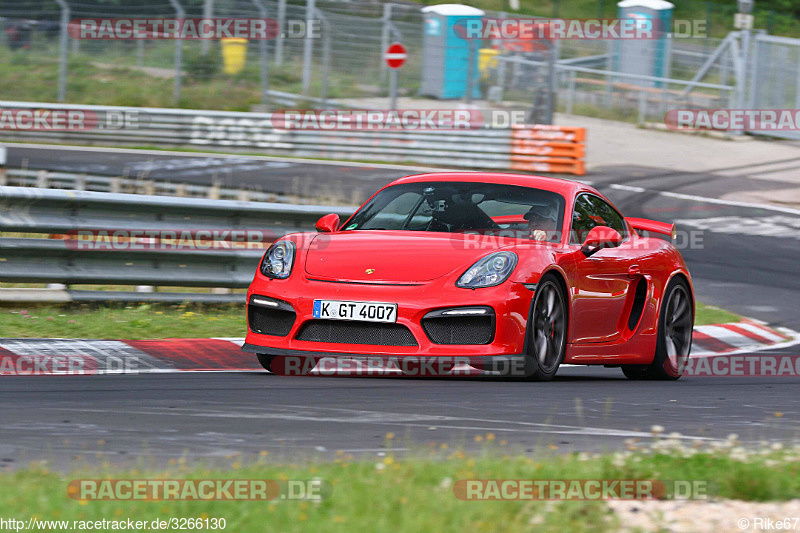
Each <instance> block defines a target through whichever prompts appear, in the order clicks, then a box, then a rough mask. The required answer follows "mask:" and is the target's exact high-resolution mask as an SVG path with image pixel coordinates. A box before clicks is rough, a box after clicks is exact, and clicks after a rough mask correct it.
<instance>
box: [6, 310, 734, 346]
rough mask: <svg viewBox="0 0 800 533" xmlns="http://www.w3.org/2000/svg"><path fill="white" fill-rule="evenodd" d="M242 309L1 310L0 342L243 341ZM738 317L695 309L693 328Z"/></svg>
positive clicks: (721, 312)
mask: <svg viewBox="0 0 800 533" xmlns="http://www.w3.org/2000/svg"><path fill="white" fill-rule="evenodd" d="M244 309H245V308H244V304H242V305H238V304H224V305H222V304H221V305H201V304H182V305H150V304H145V305H129V306H119V305H110V306H96V305H87V304H83V305H76V304H70V305H66V306H50V305H48V306H26V307H13V308H11V307H6V308H0V316H2V320H0V338H47V337H65V338H93V339H94V338H96V339H164V338H170V337H174V338H179V337H180V338H206V337H244V336H245V335H246V334H247V331H246V323H245V311H244ZM740 318H741V317H739V316H738V315H735V314H733V313H730V312H728V311H725V310H723V309H719V308H718V307H712V306H707V305H703V304H697V316H696V319H695V324H696V325H698V326H700V325H704V324H721V323H725V322H736V321H738V320H740Z"/></svg>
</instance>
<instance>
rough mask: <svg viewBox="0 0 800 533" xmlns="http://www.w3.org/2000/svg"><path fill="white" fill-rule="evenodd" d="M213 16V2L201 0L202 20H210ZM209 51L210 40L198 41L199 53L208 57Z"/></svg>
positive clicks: (211, 0) (212, 0)
mask: <svg viewBox="0 0 800 533" xmlns="http://www.w3.org/2000/svg"><path fill="white" fill-rule="evenodd" d="M213 16H214V0H203V18H204V19H210V18H212V17H213ZM210 49H211V40H210V39H203V40H202V41H200V53H201V54H203V55H204V56H207V55H208V52H209V50H210Z"/></svg>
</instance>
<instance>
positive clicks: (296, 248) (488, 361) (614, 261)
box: [243, 173, 695, 381]
mask: <svg viewBox="0 0 800 533" xmlns="http://www.w3.org/2000/svg"><path fill="white" fill-rule="evenodd" d="M316 230H317V232H316V233H301V234H291V235H286V236H284V237H282V238H281V239H279V240H278V241H276V242H275V243H274V244H273V245H272V246H271V247H270V248H269V249H268V251H267V252H266V253H265V255H264V258H263V260H262V262H261V264H260V266H259V268H258V269H257V271H256V273H255V278H254V279H253V282H252V284H251V285H250V289H249V291H248V295H247V315H248V333H247V339H246V342H245V345H244V346H243V349H244V350H245V351H247V352H251V353H255V354H257V355H258V358H259V361H260V362H261V364H262V365H263V366H264V367H265V368H267V369H270V368H274V367H275V365H276V361H280V359H281V358H286V357H289V356H298V357H305V358H309V359H311V360H314V361H317V362H318V361H319V360H321V359H322V358H331V357H332V358H352V357H359V356H382V357H388V356H391V357H393V358H398V359H400V360H402V359H403V358H415V357H429V358H453V357H466V358H468V360H469V365H471V366H472V367H474V368H479V369H481V370H483V371H485V372H487V373H491V372H495V373H500V374H505V375H520V374H522V375H524V376H525V377H527V378H528V379H532V380H539V381H546V380H550V379H552V377H553V376H554V375H555V374H556V372H557V371H558V368H559V366H560V365H561V364H580V365H606V366H615V367H620V368H621V369H622V371H623V372H624V374H625V375H626V376H627V377H629V378H631V379H667V380H672V379H678V378H679V377H680V376H681V374H682V373H683V371H684V368H685V366H686V362H687V359H688V356H689V352H690V349H691V343H692V328H693V325H694V309H695V306H694V294H693V289H692V281H691V276H690V274H689V271H688V269H687V267H686V264H685V262H684V260H683V258H682V257H681V254H680V253H679V251H678V250H677V249H676V248H675V246H673V244H672V243H671V241H670V236H672V237H674V226H673V225H671V224H667V223H663V222H657V221H653V220H646V219H640V218H626V217H624V216H623V215H622V214H620V212H619V210H618V209H617V208H616V207H614V205H613V204H612V203H611V202H610V201H609V200H608V199H607V198H606V197H604V196H603V195H602V194H601V193H600V192H598V191H597V190H595V189H594V188H592V187H589V186H587V185H584V184H581V183H578V182H573V181H568V180H562V179H555V178H545V177H537V176H527V175H513V174H497V173H432V174H421V175H416V176H408V177H404V178H401V179H398V180H396V181H394V182H392V183H390V184H389V185H387V186H386V187H384V188H382V189H381V190H379V191H378V192H377V193H376V194H375V195H373V196H372V197H371V198H370V199H369V200H368V201H367V202H366V203H365V204H364V205H362V206H361V207H360V208H359V209H358V210H357V211H356V212H355V213H354V214H353V215H352V216H351V217H350V218H349V219H347V220H345V221H343V222H342V221H340V220H339V217H338V216H337V215H335V214H333V215H326V216H325V217H323V218H321V219H320V220H319V222H318V223H317V226H316Z"/></svg>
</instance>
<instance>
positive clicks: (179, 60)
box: [169, 0, 186, 106]
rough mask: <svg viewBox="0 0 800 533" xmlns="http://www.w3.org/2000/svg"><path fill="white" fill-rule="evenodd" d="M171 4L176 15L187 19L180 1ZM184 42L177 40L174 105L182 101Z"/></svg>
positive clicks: (172, 0)
mask: <svg viewBox="0 0 800 533" xmlns="http://www.w3.org/2000/svg"><path fill="white" fill-rule="evenodd" d="M169 3H170V4H171V5H172V7H173V9H175V15H177V17H178V18H179V19H184V18H186V11H184V10H183V7H182V6H181V5H180V4H179V3H178V0H169ZM182 78H183V40H181V39H175V84H174V85H173V88H172V101H173V104H174V105H176V106H177V105H178V102H179V101H180V99H181V83H182V81H183V79H182Z"/></svg>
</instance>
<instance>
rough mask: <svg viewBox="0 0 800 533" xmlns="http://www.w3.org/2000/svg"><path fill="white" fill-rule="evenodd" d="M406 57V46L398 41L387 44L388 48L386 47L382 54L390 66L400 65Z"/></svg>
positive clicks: (396, 66)
mask: <svg viewBox="0 0 800 533" xmlns="http://www.w3.org/2000/svg"><path fill="white" fill-rule="evenodd" d="M407 57H408V53H406V47H405V46H403V45H402V44H400V43H394V44H391V45H389V48H387V49H386V52H385V53H384V54H383V58H384V59H385V60H386V64H387V65H389V67H390V68H400V67H402V66H403V63H405V62H406V58H407Z"/></svg>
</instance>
